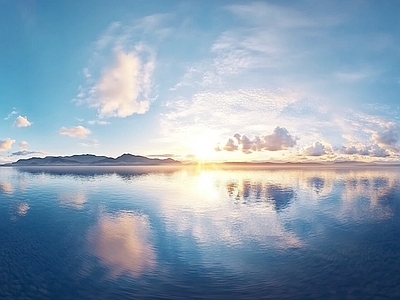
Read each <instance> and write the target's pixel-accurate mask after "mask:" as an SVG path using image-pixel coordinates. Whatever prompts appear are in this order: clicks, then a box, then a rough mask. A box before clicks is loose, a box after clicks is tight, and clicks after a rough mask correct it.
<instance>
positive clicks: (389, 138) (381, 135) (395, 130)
mask: <svg viewBox="0 0 400 300" xmlns="http://www.w3.org/2000/svg"><path fill="white" fill-rule="evenodd" d="M373 139H374V140H375V141H376V142H377V143H379V144H383V145H386V146H395V145H396V144H397V143H398V142H399V141H400V126H399V125H398V124H394V123H390V124H388V125H387V126H385V127H384V128H383V130H380V131H379V132H376V133H374V134H373Z"/></svg>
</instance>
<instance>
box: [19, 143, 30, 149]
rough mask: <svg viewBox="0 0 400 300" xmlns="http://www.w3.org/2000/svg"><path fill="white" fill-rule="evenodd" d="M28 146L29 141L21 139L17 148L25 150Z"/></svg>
mask: <svg viewBox="0 0 400 300" xmlns="http://www.w3.org/2000/svg"><path fill="white" fill-rule="evenodd" d="M28 146H29V143H28V142H27V141H22V142H20V143H19V148H20V149H21V150H26V148H28Z"/></svg>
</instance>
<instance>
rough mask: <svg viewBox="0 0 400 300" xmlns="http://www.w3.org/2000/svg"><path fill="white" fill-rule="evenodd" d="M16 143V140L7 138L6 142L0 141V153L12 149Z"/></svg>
mask: <svg viewBox="0 0 400 300" xmlns="http://www.w3.org/2000/svg"><path fill="white" fill-rule="evenodd" d="M14 143H15V140H12V139H10V138H7V139H5V140H0V151H6V150H9V149H11V147H12V145H13V144H14Z"/></svg>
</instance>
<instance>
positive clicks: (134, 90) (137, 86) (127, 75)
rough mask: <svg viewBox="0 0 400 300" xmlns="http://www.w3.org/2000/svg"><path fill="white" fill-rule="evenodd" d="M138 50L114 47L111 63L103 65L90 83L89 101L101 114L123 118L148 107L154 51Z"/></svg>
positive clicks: (140, 112) (141, 112)
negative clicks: (92, 84) (92, 82)
mask: <svg viewBox="0 0 400 300" xmlns="http://www.w3.org/2000/svg"><path fill="white" fill-rule="evenodd" d="M138 50H141V51H132V52H124V51H121V50H119V51H116V53H115V59H114V62H113V64H112V65H111V66H110V67H109V68H107V69H105V70H104V71H103V73H102V76H101V77H100V78H99V80H98V81H97V83H96V85H95V86H94V87H93V90H92V92H93V94H94V97H92V98H91V99H90V100H89V102H90V105H91V106H92V107H96V108H97V109H98V111H99V117H100V118H109V117H119V118H124V117H127V116H130V115H132V114H134V113H137V114H144V113H145V112H147V111H148V110H149V107H150V99H149V94H150V89H151V77H152V75H153V70H154V67H155V59H154V55H152V54H151V53H150V54H148V55H142V57H141V52H143V51H142V49H141V48H138Z"/></svg>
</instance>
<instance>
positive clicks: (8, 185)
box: [0, 182, 14, 194]
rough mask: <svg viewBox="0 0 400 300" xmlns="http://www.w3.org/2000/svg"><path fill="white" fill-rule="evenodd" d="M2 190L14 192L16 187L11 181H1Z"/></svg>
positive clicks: (6, 192)
mask: <svg viewBox="0 0 400 300" xmlns="http://www.w3.org/2000/svg"><path fill="white" fill-rule="evenodd" d="M0 192H2V193H4V194H12V193H13V192H14V188H13V186H12V184H11V183H10V182H0Z"/></svg>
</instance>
